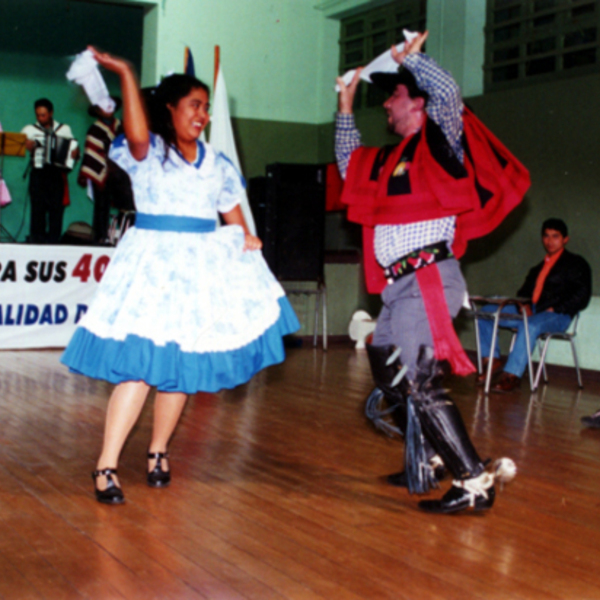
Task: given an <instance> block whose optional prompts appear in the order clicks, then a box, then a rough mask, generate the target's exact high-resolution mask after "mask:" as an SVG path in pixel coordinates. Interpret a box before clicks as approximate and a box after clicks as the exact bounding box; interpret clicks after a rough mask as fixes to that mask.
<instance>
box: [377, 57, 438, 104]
mask: <svg viewBox="0 0 600 600" xmlns="http://www.w3.org/2000/svg"><path fill="white" fill-rule="evenodd" d="M371 81H372V82H373V83H374V84H375V85H376V86H377V87H378V88H379V89H381V90H383V91H384V92H387V93H388V94H393V93H394V90H395V89H396V87H397V86H399V85H405V86H406V87H407V88H408V93H409V95H410V97H411V98H415V97H421V98H425V99H426V100H427V98H429V94H428V93H427V92H425V91H423V90H422V89H421V88H420V87H419V86H418V85H417V81H416V79H415V76H414V75H413V74H412V73H411V72H410V71H409V70H408V69H405V68H404V67H403V66H402V65H400V66H399V67H398V70H397V71H396V72H395V73H371Z"/></svg>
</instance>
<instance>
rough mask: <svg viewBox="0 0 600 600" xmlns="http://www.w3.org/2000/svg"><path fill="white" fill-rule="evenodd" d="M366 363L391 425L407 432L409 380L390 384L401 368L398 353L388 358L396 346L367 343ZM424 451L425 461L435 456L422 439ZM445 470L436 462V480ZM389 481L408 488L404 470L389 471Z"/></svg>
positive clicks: (402, 431) (443, 475)
mask: <svg viewBox="0 0 600 600" xmlns="http://www.w3.org/2000/svg"><path fill="white" fill-rule="evenodd" d="M366 348H367V355H368V357H369V363H370V365H371V373H372V374H373V380H374V381H375V385H376V386H377V388H379V389H380V390H381V392H382V393H383V395H384V398H385V400H386V403H387V405H388V407H389V408H390V409H393V410H392V412H391V413H390V414H391V416H392V419H393V421H394V424H395V425H396V427H397V428H398V429H399V430H400V433H401V435H403V436H404V435H405V433H406V424H407V423H406V398H407V397H408V394H409V393H410V389H411V386H410V382H409V381H408V379H406V378H403V379H402V380H401V381H400V382H399V383H398V384H397V385H396V386H392V383H393V381H394V379H395V378H396V376H397V375H398V373H399V372H400V370H401V368H402V361H401V360H400V358H401V356H398V357H396V358H394V359H393V360H390V359H391V358H392V357H393V355H394V353H395V351H396V347H395V346H373V345H371V344H367V345H366ZM424 446H425V452H426V456H427V459H428V460H432V459H433V457H434V456H435V451H434V450H433V448H432V447H431V445H430V444H429V443H428V442H427V440H424ZM445 474H446V472H445V469H444V466H443V464H442V465H438V468H437V470H436V471H435V473H434V475H435V477H436V478H437V479H438V481H439V480H441V479H443V478H444V477H445ZM386 481H387V483H388V484H390V485H393V486H396V487H407V485H408V484H407V477H406V473H405V471H399V472H397V473H392V474H391V475H388V476H387V477H386Z"/></svg>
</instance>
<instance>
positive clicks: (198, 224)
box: [135, 213, 217, 233]
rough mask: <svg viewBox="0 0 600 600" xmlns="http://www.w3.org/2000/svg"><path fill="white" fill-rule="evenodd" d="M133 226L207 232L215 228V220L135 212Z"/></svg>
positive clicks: (161, 229)
mask: <svg viewBox="0 0 600 600" xmlns="http://www.w3.org/2000/svg"><path fill="white" fill-rule="evenodd" d="M135 226H136V228H137V229H154V230H156V231H180V232H190V233H208V232H210V231H214V230H215V229H216V228H217V222H216V221H215V220H213V219H198V218H196V217H178V216H175V215H149V214H146V213H136V215H135Z"/></svg>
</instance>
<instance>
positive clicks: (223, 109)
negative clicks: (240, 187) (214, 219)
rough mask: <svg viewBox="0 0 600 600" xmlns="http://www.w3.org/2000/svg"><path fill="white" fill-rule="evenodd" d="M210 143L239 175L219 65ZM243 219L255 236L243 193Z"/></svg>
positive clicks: (238, 161) (238, 165)
mask: <svg viewBox="0 0 600 600" xmlns="http://www.w3.org/2000/svg"><path fill="white" fill-rule="evenodd" d="M210 143H211V145H212V146H213V148H214V149H215V150H217V152H222V153H223V154H224V155H225V156H226V157H227V158H229V160H230V161H231V162H232V163H233V164H234V165H235V167H236V169H237V170H238V171H239V172H240V173H241V172H242V169H241V168H240V160H239V158H238V153H237V150H236V148H235V140H234V139H233V129H232V128H231V117H230V116H229V100H228V97H227V88H226V87H225V78H224V77H223V70H222V69H221V66H220V65H219V73H218V75H217V83H216V84H215V94H214V97H213V111H212V117H211V125H210ZM240 205H241V208H242V212H243V214H244V218H245V219H246V224H247V225H248V229H249V231H250V233H252V234H253V235H256V227H255V225H254V218H253V216H252V211H251V210H250V203H249V202H248V194H247V193H246V192H245V191H244V196H243V198H242V200H241V202H240Z"/></svg>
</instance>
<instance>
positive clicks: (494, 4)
mask: <svg viewBox="0 0 600 600" xmlns="http://www.w3.org/2000/svg"><path fill="white" fill-rule="evenodd" d="M599 20H600V0H487V18H486V22H487V25H486V36H485V38H486V41H485V47H486V53H485V54H486V55H485V89H486V91H493V90H498V89H505V88H509V87H514V86H517V85H522V84H523V83H527V82H534V81H546V80H549V79H555V78H557V77H568V76H571V75H582V74H587V73H592V72H597V71H600V61H599V58H598V31H599Z"/></svg>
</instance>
